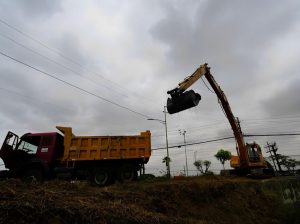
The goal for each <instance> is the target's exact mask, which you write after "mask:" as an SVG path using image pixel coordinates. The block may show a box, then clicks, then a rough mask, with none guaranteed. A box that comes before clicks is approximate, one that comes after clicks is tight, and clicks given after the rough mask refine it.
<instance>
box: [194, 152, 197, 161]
mask: <svg viewBox="0 0 300 224" xmlns="http://www.w3.org/2000/svg"><path fill="white" fill-rule="evenodd" d="M194 159H195V162H196V161H197V151H194Z"/></svg>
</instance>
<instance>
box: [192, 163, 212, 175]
mask: <svg viewBox="0 0 300 224" xmlns="http://www.w3.org/2000/svg"><path fill="white" fill-rule="evenodd" d="M210 165H211V162H210V161H208V160H204V161H203V160H197V161H195V162H194V166H195V167H196V168H197V170H199V171H200V172H201V173H202V174H206V173H207V172H208V169H209V167H210Z"/></svg>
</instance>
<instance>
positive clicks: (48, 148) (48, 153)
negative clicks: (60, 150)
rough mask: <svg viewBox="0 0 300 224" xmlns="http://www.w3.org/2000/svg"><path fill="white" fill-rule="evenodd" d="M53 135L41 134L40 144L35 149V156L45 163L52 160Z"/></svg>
mask: <svg viewBox="0 0 300 224" xmlns="http://www.w3.org/2000/svg"><path fill="white" fill-rule="evenodd" d="M55 139H56V138H55V135H53V134H49V135H43V136H42V138H41V142H40V145H39V147H38V149H37V153H36V156H37V158H39V159H41V160H43V161H44V162H46V163H47V164H49V163H51V162H52V158H53V154H54V146H55Z"/></svg>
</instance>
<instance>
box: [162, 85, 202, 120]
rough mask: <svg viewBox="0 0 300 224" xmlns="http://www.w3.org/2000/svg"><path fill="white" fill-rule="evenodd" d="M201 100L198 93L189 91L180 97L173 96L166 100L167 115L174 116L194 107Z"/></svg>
mask: <svg viewBox="0 0 300 224" xmlns="http://www.w3.org/2000/svg"><path fill="white" fill-rule="evenodd" d="M200 100H201V96H200V94H199V93H195V92H194V90H189V91H186V92H183V93H181V94H180V95H177V96H173V97H171V98H168V100H167V110H168V112H169V114H175V113H178V112H180V111H183V110H187V109H189V108H192V107H195V106H197V105H198V103H199V102H200Z"/></svg>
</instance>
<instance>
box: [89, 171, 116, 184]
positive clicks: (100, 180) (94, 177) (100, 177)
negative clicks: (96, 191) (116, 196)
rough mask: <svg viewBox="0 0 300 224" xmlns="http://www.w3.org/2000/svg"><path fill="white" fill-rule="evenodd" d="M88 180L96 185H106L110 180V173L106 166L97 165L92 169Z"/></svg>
mask: <svg viewBox="0 0 300 224" xmlns="http://www.w3.org/2000/svg"><path fill="white" fill-rule="evenodd" d="M90 180H91V181H92V182H93V183H94V184H96V185H97V186H107V185H109V184H111V182H112V173H111V171H110V169H108V168H107V167H97V168H95V169H94V170H93V171H92V174H91V176H90Z"/></svg>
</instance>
